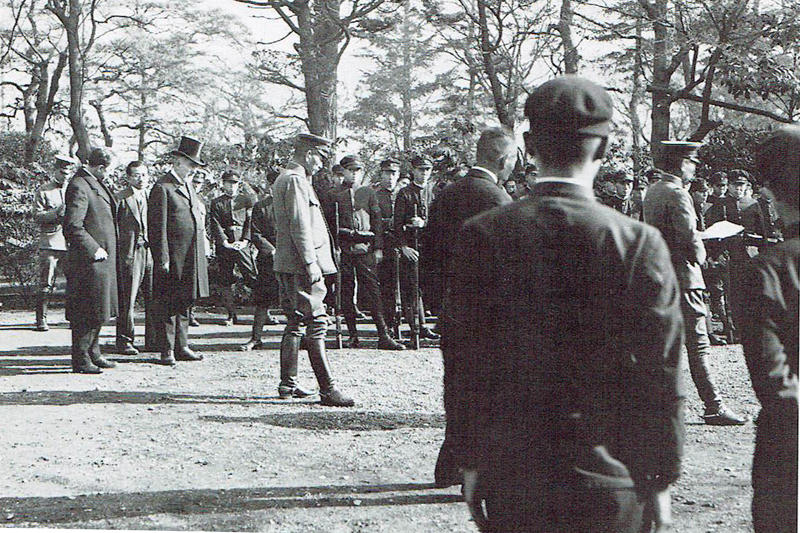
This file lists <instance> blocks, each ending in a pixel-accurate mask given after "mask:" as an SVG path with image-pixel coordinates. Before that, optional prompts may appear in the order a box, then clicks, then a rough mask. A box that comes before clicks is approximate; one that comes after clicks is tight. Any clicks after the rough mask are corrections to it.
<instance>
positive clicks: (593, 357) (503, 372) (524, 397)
mask: <svg viewBox="0 0 800 533" xmlns="http://www.w3.org/2000/svg"><path fill="white" fill-rule="evenodd" d="M612 110H613V104H612V101H611V97H610V96H609V95H608V93H607V92H606V91H605V90H604V89H603V88H601V87H599V86H597V85H595V84H594V83H592V82H590V81H588V80H585V79H583V78H578V77H575V76H562V77H558V78H555V79H554V80H551V81H549V82H547V83H545V84H543V85H541V86H539V87H538V88H537V89H535V90H534V91H533V93H532V94H531V95H530V96H529V97H528V100H527V102H526V104H525V115H526V116H527V117H528V120H529V121H530V127H529V130H528V132H526V134H525V141H526V147H527V149H528V152H529V153H532V154H534V155H535V157H536V161H537V164H538V166H539V169H540V174H539V176H540V177H539V180H538V181H537V183H536V185H535V186H534V188H533V191H532V193H531V196H529V197H528V198H527V199H525V200H522V201H520V202H515V203H513V204H509V205H505V206H502V207H498V208H496V209H492V210H491V211H487V212H485V213H481V214H480V215H478V216H476V217H473V218H471V219H469V220H468V221H467V222H466V223H465V224H464V226H463V228H462V230H461V231H460V233H459V235H458V237H457V243H456V251H455V255H454V261H453V271H454V272H455V277H454V278H453V283H452V284H451V286H450V290H449V291H448V295H447V296H448V300H447V311H448V320H447V321H446V324H447V328H448V329H452V331H447V332H446V336H447V337H448V348H449V349H453V350H454V353H458V354H459V357H458V358H456V362H457V370H458V372H459V375H462V376H464V384H463V386H462V387H459V389H460V392H459V394H458V396H457V397H456V398H453V400H452V401H453V402H454V403H449V404H448V403H446V405H450V406H453V405H456V406H457V409H456V411H455V412H457V413H459V415H460V416H463V417H464V419H463V421H462V424H463V425H462V427H463V428H464V429H465V431H464V433H463V435H464V442H463V443H462V444H461V445H459V446H457V447H456V451H457V452H458V458H459V465H460V466H462V467H463V468H464V488H463V491H464V496H465V499H466V501H467V503H468V505H469V508H470V511H471V513H472V516H473V517H474V519H475V522H476V523H477V524H478V526H479V527H480V528H481V530H482V531H503V532H512V531H514V532H523V531H524V532H526V533H530V532H555V531H559V532H560V531H575V532H578V531H580V532H581V533H597V532H609V531H613V532H615V533H638V532H639V531H640V530H645V529H643V528H642V525H643V522H645V524H644V525H648V526H649V525H650V524H651V523H652V522H653V521H655V522H656V524H657V525H659V526H660V525H662V524H663V523H665V522H668V521H669V517H670V492H669V486H670V484H672V483H673V482H674V481H675V480H676V479H677V478H678V476H679V473H680V464H681V455H682V445H683V440H684V426H683V412H682V406H683V395H682V390H681V383H680V377H681V370H680V354H681V344H682V337H681V336H682V328H681V314H680V307H679V294H680V293H679V291H678V285H677V281H676V279H675V273H674V271H673V269H672V265H671V264H670V261H669V252H668V250H667V247H666V245H665V244H664V241H663V239H662V238H661V236H660V235H659V234H658V232H657V231H656V230H655V229H653V228H652V227H650V226H647V225H645V224H642V223H641V222H638V221H636V220H633V219H631V218H629V217H626V216H624V215H622V214H620V213H618V212H616V211H614V210H613V209H611V208H608V207H605V206H602V205H600V204H599V203H598V202H597V201H596V200H595V198H594V193H593V191H592V183H593V181H594V177H595V175H596V174H597V171H598V169H599V167H600V164H601V162H602V160H603V158H604V156H605V151H606V147H607V146H608V134H609V131H610V129H611V115H612ZM451 340H452V344H449V343H450V342H451ZM484 503H485V506H484ZM646 511H647V512H646ZM646 530H647V531H649V530H650V529H649V528H647V529H646Z"/></svg>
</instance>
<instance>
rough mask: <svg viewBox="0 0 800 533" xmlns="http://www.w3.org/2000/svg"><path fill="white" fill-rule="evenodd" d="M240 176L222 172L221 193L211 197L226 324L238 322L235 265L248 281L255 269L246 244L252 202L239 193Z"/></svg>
mask: <svg viewBox="0 0 800 533" xmlns="http://www.w3.org/2000/svg"><path fill="white" fill-rule="evenodd" d="M240 183H241V177H240V176H239V174H238V173H237V172H235V171H233V170H227V171H225V172H224V173H223V174H222V188H223V194H222V196H219V197H217V198H214V200H212V201H211V207H210V209H209V211H210V214H211V234H212V236H213V238H214V245H215V247H216V252H217V261H219V270H220V280H219V282H220V283H221V285H222V302H223V305H224V306H225V309H226V311H227V312H228V317H227V318H226V319H225V322H224V324H225V325H226V326H232V325H233V324H238V323H239V317H238V316H237V315H236V305H235V303H234V301H233V287H234V285H235V284H236V281H237V278H236V275H235V273H234V268H235V267H237V266H238V267H239V270H240V272H241V274H242V276H243V277H244V278H245V280H246V281H247V283H248V284H252V283H251V281H252V280H253V279H255V276H256V273H255V272H254V271H253V270H252V268H250V263H249V262H248V260H247V257H246V254H247V253H248V249H247V246H248V244H249V242H250V211H251V208H252V205H251V204H250V200H249V198H248V197H247V196H245V195H243V194H239V186H240Z"/></svg>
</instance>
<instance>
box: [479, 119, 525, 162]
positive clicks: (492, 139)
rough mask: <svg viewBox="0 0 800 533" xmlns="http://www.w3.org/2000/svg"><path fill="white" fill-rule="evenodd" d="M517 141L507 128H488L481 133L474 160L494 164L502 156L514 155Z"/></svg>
mask: <svg viewBox="0 0 800 533" xmlns="http://www.w3.org/2000/svg"><path fill="white" fill-rule="evenodd" d="M516 152H517V142H516V139H514V134H513V133H512V132H511V131H510V130H508V129H507V128H490V129H488V130H484V131H483V133H481V137H480V139H478V147H477V150H476V152H475V160H476V161H477V163H478V164H479V165H480V164H481V163H490V164H495V163H497V162H498V161H500V159H502V158H503V157H504V156H509V155H516Z"/></svg>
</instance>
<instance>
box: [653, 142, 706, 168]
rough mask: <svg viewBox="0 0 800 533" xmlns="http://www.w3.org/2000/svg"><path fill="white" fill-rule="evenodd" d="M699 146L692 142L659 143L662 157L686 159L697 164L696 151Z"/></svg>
mask: <svg viewBox="0 0 800 533" xmlns="http://www.w3.org/2000/svg"><path fill="white" fill-rule="evenodd" d="M700 146H701V144H700V143H697V142H692V141H661V150H662V156H663V157H665V158H669V159H673V160H674V159H688V160H689V161H692V162H694V163H697V164H699V163H700V159H699V158H698V157H697V150H698V149H699V148H700Z"/></svg>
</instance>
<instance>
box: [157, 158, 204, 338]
mask: <svg viewBox="0 0 800 533" xmlns="http://www.w3.org/2000/svg"><path fill="white" fill-rule="evenodd" d="M167 170H169V169H167ZM207 180H208V172H207V171H206V170H205V169H204V168H197V169H195V171H194V172H193V173H192V187H194V192H196V193H197V200H198V202H197V214H198V215H199V217H200V218H199V220H200V225H201V226H202V227H203V243H202V244H203V254H204V255H205V256H206V259H207V260H208V259H210V258H211V256H212V255H213V254H212V250H211V239H209V238H208V226H207V224H206V211H207V210H206V203H205V201H204V200H203V198H204V196H203V193H204V189H205V188H206V186H207V185H208V181H207ZM189 326H191V327H193V328H199V327H200V321H199V320H197V317H195V316H194V305H192V306H189Z"/></svg>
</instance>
